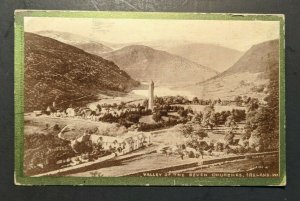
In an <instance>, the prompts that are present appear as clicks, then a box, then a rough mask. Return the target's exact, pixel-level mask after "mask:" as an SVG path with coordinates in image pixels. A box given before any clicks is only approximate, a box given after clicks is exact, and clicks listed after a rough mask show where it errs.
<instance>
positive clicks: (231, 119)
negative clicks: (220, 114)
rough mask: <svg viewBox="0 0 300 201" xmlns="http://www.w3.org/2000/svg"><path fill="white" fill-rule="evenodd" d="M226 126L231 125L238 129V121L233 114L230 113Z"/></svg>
mask: <svg viewBox="0 0 300 201" xmlns="http://www.w3.org/2000/svg"><path fill="white" fill-rule="evenodd" d="M225 126H227V127H230V128H231V129H236V128H237V123H236V122H235V121H234V117H233V115H230V116H228V117H227V119H226V122H225Z"/></svg>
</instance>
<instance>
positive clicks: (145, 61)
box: [102, 45, 217, 85]
mask: <svg viewBox="0 0 300 201" xmlns="http://www.w3.org/2000/svg"><path fill="white" fill-rule="evenodd" d="M102 56H103V57H104V58H106V59H108V60H111V61H113V62H115V63H116V64H117V65H118V66H119V67H120V68H121V69H122V70H124V71H126V72H127V73H128V74H129V75H130V76H131V77H132V78H134V79H136V80H139V81H149V80H153V81H154V82H156V83H160V84H167V85H177V84H182V83H194V82H199V81H204V80H205V79H208V78H210V77H213V76H215V75H217V72H216V71H214V70H212V69H210V68H208V67H205V66H202V65H199V64H197V63H195V62H191V61H189V60H187V59H185V58H182V57H180V56H177V55H172V54H170V53H168V52H165V51H160V50H155V49H153V48H150V47H147V46H143V45H131V46H126V47H124V48H122V49H119V50H116V51H113V52H110V53H105V54H103V55H102Z"/></svg>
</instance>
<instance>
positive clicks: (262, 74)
mask: <svg viewBox="0 0 300 201" xmlns="http://www.w3.org/2000/svg"><path fill="white" fill-rule="evenodd" d="M278 69H279V41H278V40H272V41H267V42H263V43H260V44H257V45H254V46H252V47H251V48H250V49H249V50H248V51H247V52H246V53H245V54H244V55H243V56H242V57H241V58H240V59H239V60H238V61H237V62H236V63H235V64H234V65H233V66H232V67H230V68H229V69H228V70H226V71H224V72H223V73H220V74H218V75H217V76H215V77H212V78H210V79H208V80H206V81H204V82H199V83H197V84H195V85H190V86H187V87H185V88H184V89H185V90H188V91H192V92H194V93H195V94H196V95H197V96H201V97H203V98H224V99H232V98H233V97H234V96H237V95H241V96H243V95H247V96H253V97H257V98H260V99H262V98H263V97H264V96H265V93H267V92H266V86H267V85H268V82H269V74H270V72H271V71H273V70H278Z"/></svg>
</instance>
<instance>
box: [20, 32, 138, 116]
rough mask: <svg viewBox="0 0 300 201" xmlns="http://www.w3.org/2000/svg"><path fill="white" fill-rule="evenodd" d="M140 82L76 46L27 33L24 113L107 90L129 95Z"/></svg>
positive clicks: (111, 63)
mask: <svg viewBox="0 0 300 201" xmlns="http://www.w3.org/2000/svg"><path fill="white" fill-rule="evenodd" d="M138 84H139V83H138V82H137V81H135V80H133V79H131V77H130V76H129V75H128V74H127V73H126V72H124V71H122V70H120V68H119V67H118V66H117V65H115V64H114V63H113V62H111V61H107V60H105V59H103V58H101V57H99V56H96V55H92V54H89V53H87V52H85V51H83V50H81V49H78V48H76V47H74V46H71V45H67V44H64V43H62V42H59V41H57V40H54V39H51V38H48V37H44V36H40V35H37V34H33V33H25V110H26V111H32V110H34V109H45V107H46V106H48V105H49V104H50V103H52V101H56V103H62V102H67V103H68V101H69V102H70V100H73V99H78V98H82V97H85V96H94V95H97V94H98V93H100V92H105V91H107V90H111V91H118V92H126V91H129V90H130V89H131V88H132V87H134V86H137V85H138Z"/></svg>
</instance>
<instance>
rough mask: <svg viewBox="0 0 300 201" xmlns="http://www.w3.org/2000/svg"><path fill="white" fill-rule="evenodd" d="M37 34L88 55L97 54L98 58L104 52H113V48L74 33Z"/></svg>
mask: <svg viewBox="0 0 300 201" xmlns="http://www.w3.org/2000/svg"><path fill="white" fill-rule="evenodd" d="M36 34H38V35H41V36H46V37H49V38H52V39H55V40H58V41H60V42H63V43H66V44H69V45H73V46H75V47H78V48H80V49H82V50H84V51H86V52H88V53H91V54H96V55H98V56H99V55H100V54H102V53H104V52H110V51H112V50H113V49H112V48H110V47H108V46H106V45H104V44H102V43H100V42H97V41H95V40H92V39H90V38H88V37H84V36H80V35H77V34H73V33H68V32H59V31H47V30H46V31H39V32H36Z"/></svg>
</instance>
